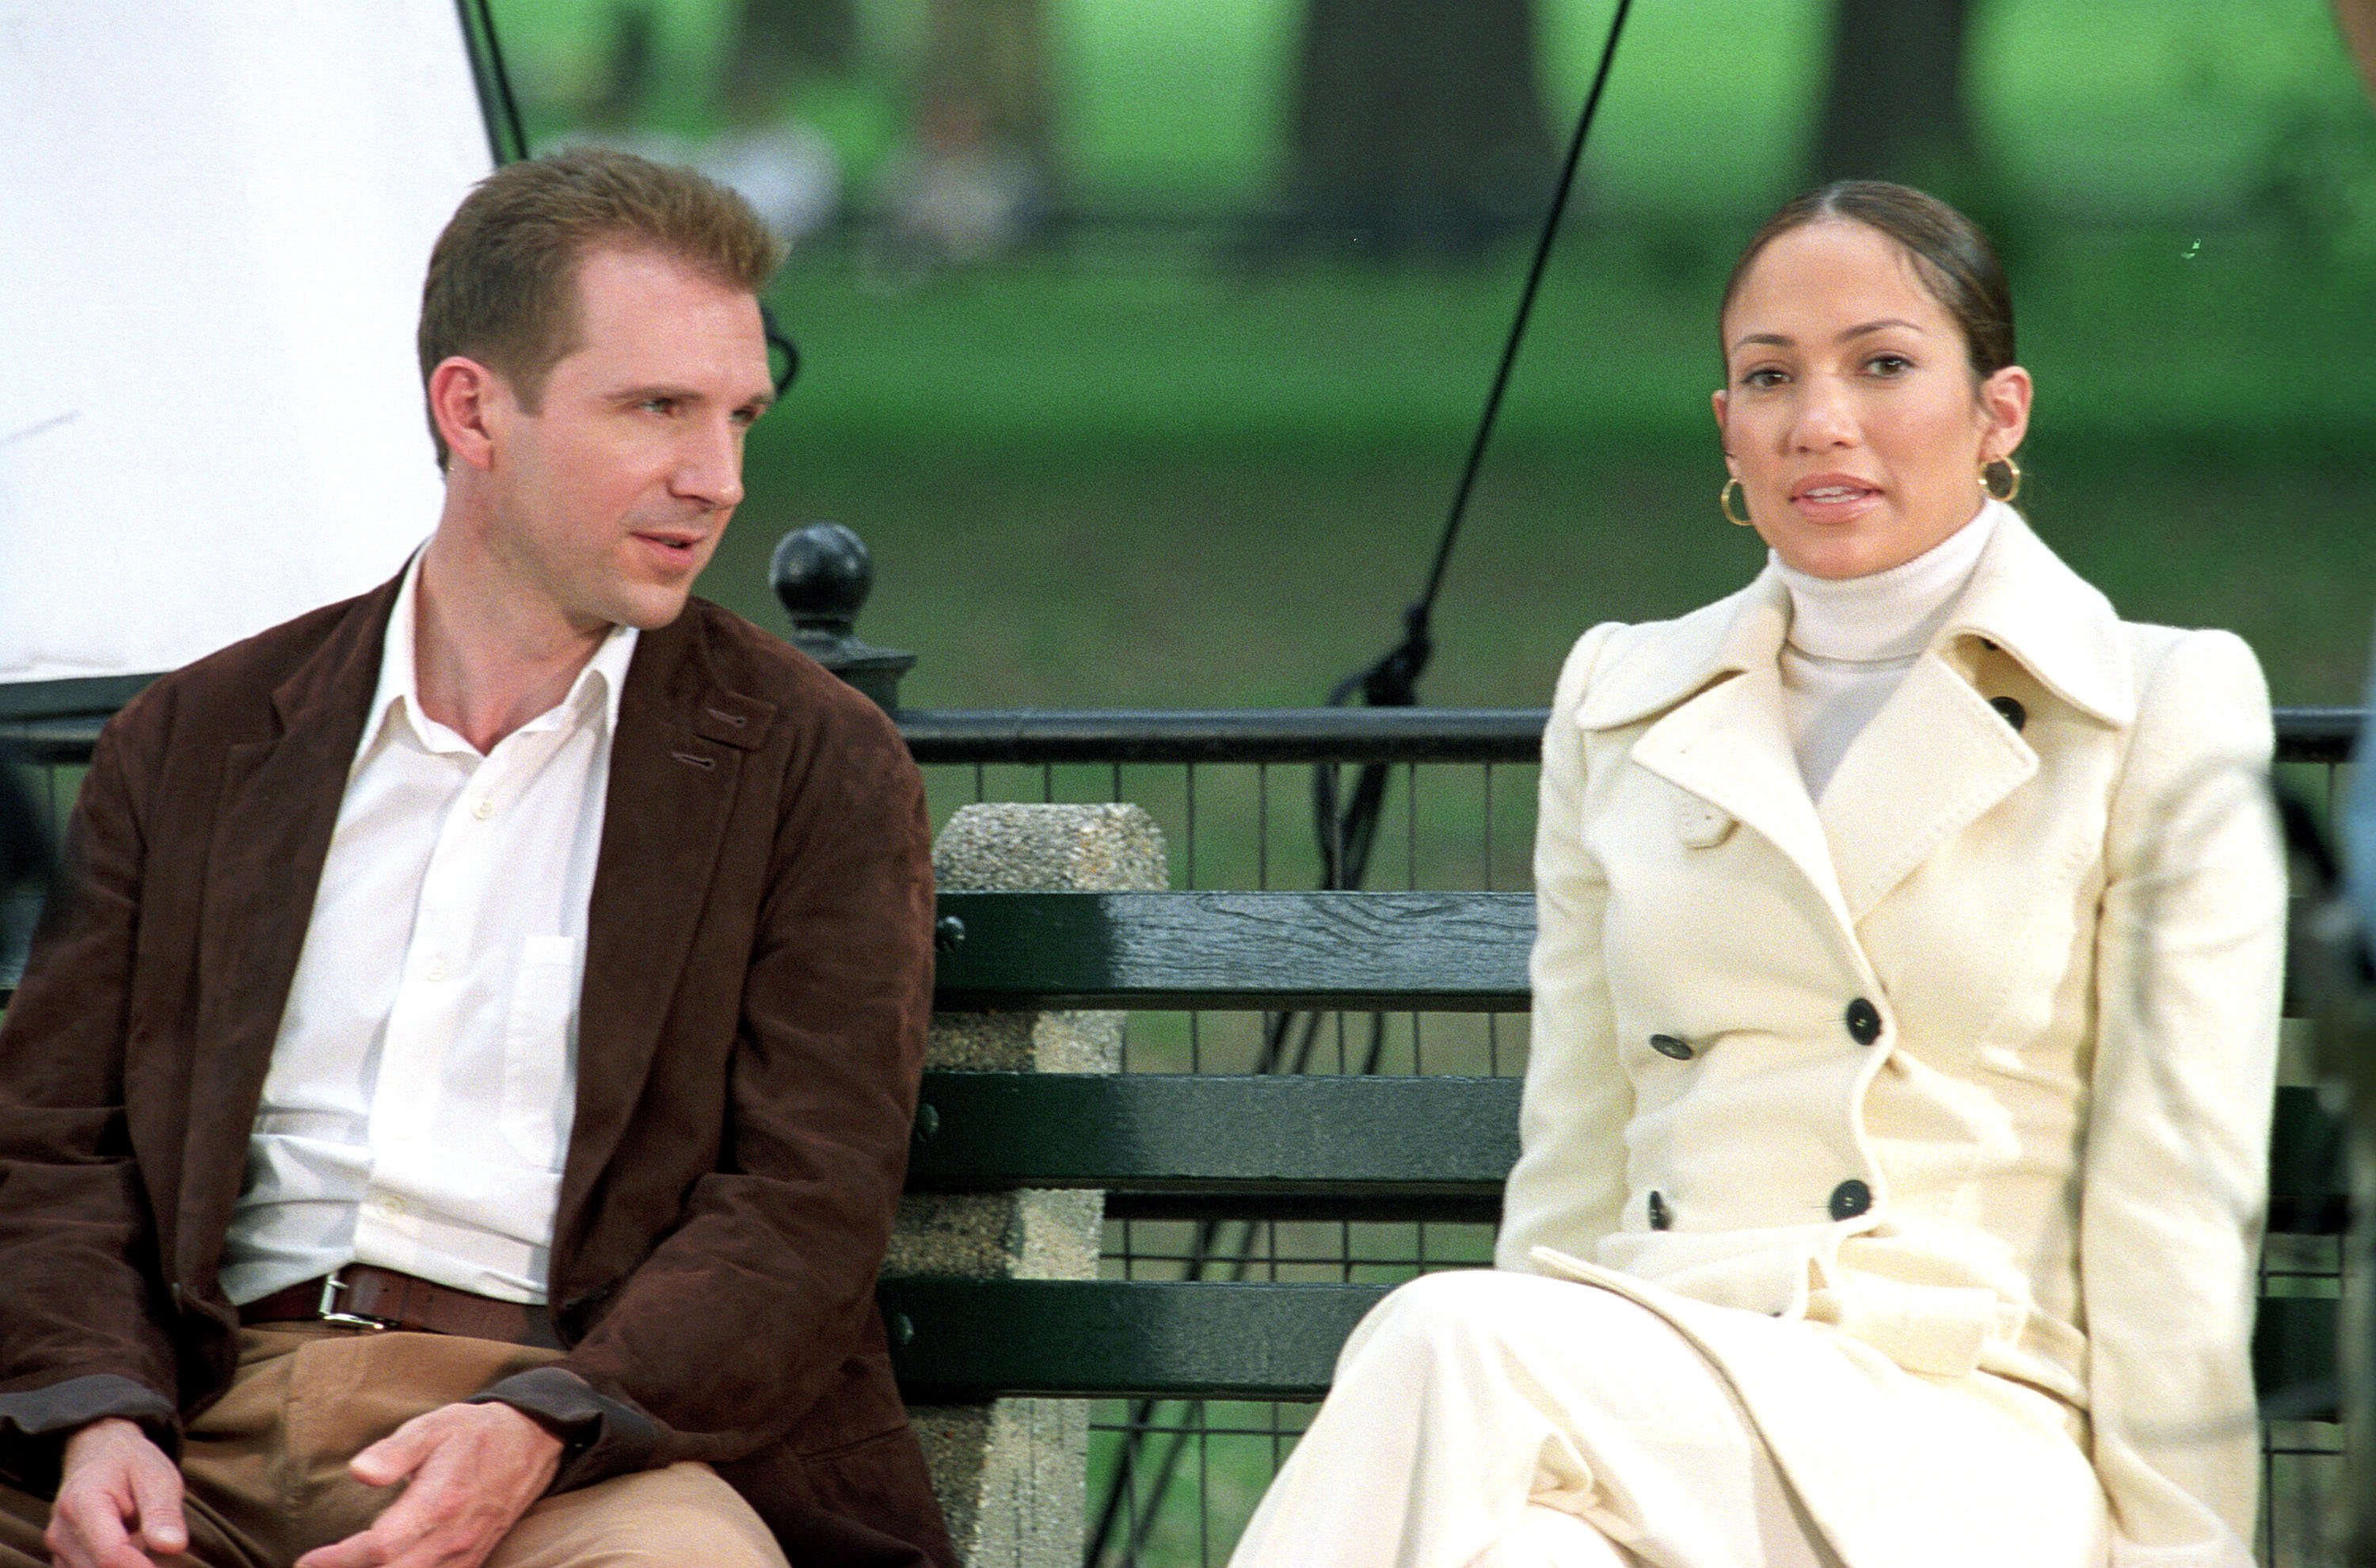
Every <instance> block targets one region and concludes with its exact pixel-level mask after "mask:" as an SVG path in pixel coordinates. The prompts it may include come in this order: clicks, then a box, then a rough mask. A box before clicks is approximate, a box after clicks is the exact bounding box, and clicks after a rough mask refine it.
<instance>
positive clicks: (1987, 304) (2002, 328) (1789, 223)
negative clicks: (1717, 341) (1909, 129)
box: [1717, 180, 2014, 376]
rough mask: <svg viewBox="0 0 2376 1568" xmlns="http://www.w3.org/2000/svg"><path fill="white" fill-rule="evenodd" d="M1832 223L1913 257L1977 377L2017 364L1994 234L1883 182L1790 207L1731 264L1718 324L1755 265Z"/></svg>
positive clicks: (1844, 183) (1857, 184)
mask: <svg viewBox="0 0 2376 1568" xmlns="http://www.w3.org/2000/svg"><path fill="white" fill-rule="evenodd" d="M1827 219H1845V220H1847V221H1849V222H1852V223H1861V224H1863V225H1864V226H1865V227H1866V228H1868V229H1874V230H1878V231H1879V232H1882V233H1883V234H1886V235H1888V236H1889V237H1890V238H1891V239H1893V240H1895V241H1896V242H1897V244H1898V245H1899V246H1900V247H1901V248H1902V249H1904V251H1905V252H1906V254H1907V255H1908V256H1910V257H1912V258H1913V261H1914V270H1915V273H1916V275H1917V276H1919V278H1920V279H1922V284H1923V287H1924V288H1926V289H1928V290H1930V291H1931V297H1932V298H1934V299H1936V300H1937V301H1938V302H1939V303H1941V304H1942V305H1943V306H1945V307H1946V310H1947V314H1948V315H1951V316H1954V318H1955V325H1956V326H1957V327H1961V328H1962V329H1963V333H1964V346H1965V348H1966V350H1969V352H1970V354H1971V360H1972V374H1975V375H1979V376H1987V375H1993V374H1996V373H1997V372H1998V371H2001V370H2002V369H2004V367H2005V366H2007V365H2009V364H2011V363H2013V362H2014V350H2013V289H2012V287H2011V286H2010V285H2009V284H2007V283H2006V281H2005V275H2004V264H2003V263H2002V262H2000V261H1999V260H1998V259H1997V252H1996V247H1995V246H1994V245H1992V244H1989V237H1988V235H1987V234H1985V233H1983V232H1981V231H1980V226H1979V225H1978V224H1977V223H1975V222H1973V221H1972V220H1970V219H1968V218H1966V217H1965V216H1964V215H1963V214H1962V213H1960V212H1958V211H1956V210H1955V209H1954V208H1952V207H1949V206H1948V205H1947V204H1946V203H1945V202H1943V201H1941V200H1940V199H1939V198H1938V197H1937V196H1929V195H1926V194H1925V193H1923V192H1921V191H1918V190H1916V189H1914V188H1913V187H1912V186H1911V185H1894V184H1890V183H1889V182H1887V181H1885V180H1839V181H1835V183H1833V184H1828V185H1825V186H1824V188H1823V189H1821V190H1816V191H1809V192H1808V193H1807V194H1806V195H1805V196H1799V197H1797V198H1795V199H1794V200H1791V201H1789V202H1788V203H1786V204H1784V206H1783V208H1782V209H1781V210H1780V211H1778V212H1776V213H1775V215H1774V216H1773V217H1771V218H1769V219H1767V220H1765V226H1764V228H1762V229H1760V230H1758V231H1757V232H1756V234H1755V235H1753V236H1752V238H1751V239H1750V242H1749V244H1748V246H1747V248H1745V249H1744V250H1742V252H1741V253H1740V260H1739V261H1736V262H1734V263H1733V264H1732V276H1731V277H1729V278H1728V279H1725V283H1724V303H1723V304H1722V305H1720V306H1719V307H1718V308H1717V321H1718V322H1722V321H1723V319H1724V314H1725V312H1727V311H1729V310H1730V309H1731V308H1732V297H1733V296H1734V295H1735V294H1737V293H1739V292H1740V284H1741V280H1742V279H1745V278H1747V277H1748V276H1749V268H1750V266H1751V264H1752V263H1753V262H1754V261H1756V259H1757V257H1758V255H1759V254H1760V253H1761V252H1763V251H1764V249H1765V247H1766V246H1767V245H1769V244H1773V243H1774V242H1775V241H1776V240H1777V239H1779V238H1780V237H1781V236H1783V235H1784V234H1787V233H1788V232H1790V231H1791V230H1793V229H1800V228H1804V227H1805V226H1806V225H1808V224H1810V223H1820V222H1823V221H1824V220H1827ZM1720 330H1721V329H1720V328H1719V331H1720ZM1719 347H1721V345H1719Z"/></svg>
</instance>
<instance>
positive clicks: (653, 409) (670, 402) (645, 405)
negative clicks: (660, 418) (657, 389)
mask: <svg viewBox="0 0 2376 1568" xmlns="http://www.w3.org/2000/svg"><path fill="white" fill-rule="evenodd" d="M636 407H637V408H639V409H641V410H644V412H646V413H647V414H672V413H674V412H676V399H675V398H645V399H644V400H643V401H642V402H640V403H638V404H636Z"/></svg>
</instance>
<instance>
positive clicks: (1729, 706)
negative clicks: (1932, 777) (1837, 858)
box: [1576, 569, 1850, 932]
mask: <svg viewBox="0 0 2376 1568" xmlns="http://www.w3.org/2000/svg"><path fill="white" fill-rule="evenodd" d="M1789 627H1790V596H1789V590H1788V588H1785V587H1784V586H1783V584H1782V581H1781V579H1780V578H1779V577H1777V576H1776V575H1775V574H1774V573H1773V571H1772V570H1771V569H1768V570H1767V571H1765V572H1764V573H1761V574H1760V575H1759V576H1757V578H1756V579H1755V580H1754V581H1752V583H1751V584H1750V585H1749V586H1748V587H1747V588H1743V589H1742V590H1741V591H1740V592H1739V593H1737V594H1735V595H1733V596H1732V597H1731V598H1729V599H1727V600H1720V601H1718V602H1717V603H1715V604H1712V605H1709V606H1708V607H1707V608H1705V609H1704V610H1699V611H1695V612H1693V613H1692V614H1689V615H1686V616H1684V617H1682V618H1681V620H1678V621H1673V622H1669V623H1668V624H1665V625H1664V626H1662V627H1659V628H1658V629H1657V636H1655V637H1654V638H1652V639H1650V640H1648V641H1645V643H1643V644H1641V645H1638V646H1637V647H1634V648H1633V649H1631V650H1630V651H1629V652H1628V653H1627V654H1626V655H1625V656H1624V657H1623V658H1622V659H1618V660H1617V661H1616V662H1615V663H1614V665H1613V666H1612V667H1610V668H1609V669H1608V670H1606V671H1596V672H1595V674H1594V677H1593V683H1592V687H1591V689H1590V690H1589V691H1588V692H1587V693H1586V696H1585V702H1584V707H1583V709H1582V711H1581V712H1579V713H1578V714H1577V716H1576V721H1577V722H1578V723H1579V724H1581V725H1582V726H1583V727H1584V728H1585V729H1586V730H1607V729H1614V728H1617V727H1620V726H1622V725H1626V724H1633V723H1638V722H1640V721H1641V720H1642V719H1649V718H1651V717H1652V716H1653V715H1657V714H1660V713H1661V710H1664V713H1663V717H1659V718H1658V719H1657V721H1656V722H1655V723H1653V724H1652V725H1651V726H1650V727H1649V728H1648V729H1647V730H1645V731H1643V733H1642V736H1641V738H1640V739H1639V740H1637V741H1635V742H1634V747H1633V752H1632V756H1633V760H1634V761H1635V762H1637V763H1639V764H1641V765H1642V766H1644V767H1645V768H1647V769H1649V770H1650V771H1651V772H1652V773H1655V774H1657V776H1658V777H1659V778H1664V779H1666V780H1667V781H1668V782H1669V783H1670V784H1672V785H1674V786H1675V787H1676V788H1678V789H1681V790H1689V791H1690V792H1691V793H1692V794H1694V795H1696V796H1698V797H1699V798H1700V799H1702V800H1704V801H1705V802H1708V803H1709V804H1710V805H1713V806H1715V807H1716V808H1717V810H1719V811H1722V812H1724V813H1725V814H1727V815H1729V816H1731V817H1733V818H1735V819H1737V820H1739V821H1740V822H1741V823H1742V824H1744V825H1745V826H1748V827H1749V828H1750V829H1751V830H1752V831H1753V832H1755V833H1756V834H1758V835H1759V836H1760V837H1764V839H1765V840H1766V841H1767V842H1769V843H1771V844H1772V845H1773V846H1774V847H1775V848H1776V849H1779V850H1781V851H1782V854H1783V856H1784V858H1786V859H1787V860H1788V861H1790V863H1791V864H1792V865H1794V866H1796V867H1797V868H1798V869H1799V873H1800V875H1802V876H1804V877H1805V878H1806V879H1807V883H1808V885H1810V886H1811V887H1812V888H1813V889H1814V890H1815V892H1816V894H1817V895H1818V896H1819V897H1821V898H1822V899H1823V901H1824V906H1825V908H1827V909H1830V910H1831V911H1832V912H1833V914H1834V916H1835V918H1836V919H1837V920H1838V921H1839V923H1840V927H1841V930H1842V931H1843V932H1847V930H1848V928H1849V925H1850V922H1849V921H1848V919H1847V906H1846V904H1845V902H1844V901H1843V900H1842V898H1841V897H1840V889H1839V879H1838V876H1837V874H1836V873H1835V872H1834V871H1833V868H1832V858H1831V851H1830V849H1828V848H1827V847H1826V845H1825V844H1824V830H1823V825H1822V824H1821V823H1820V822H1819V821H1818V820H1817V819H1816V816H1815V805H1814V802H1812V801H1811V800H1810V799H1808V797H1807V785H1806V781H1805V779H1804V778H1801V777H1800V772H1799V759H1798V755H1797V754H1796V753H1795V752H1794V751H1793V750H1792V749H1791V746H1790V736H1789V733H1788V728H1787V726H1786V724H1785V721H1784V719H1783V713H1782V676H1781V665H1780V659H1781V650H1782V639H1783V637H1784V636H1785V635H1787V634H1788V631H1789Z"/></svg>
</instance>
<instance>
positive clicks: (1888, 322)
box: [1832, 315, 1922, 343]
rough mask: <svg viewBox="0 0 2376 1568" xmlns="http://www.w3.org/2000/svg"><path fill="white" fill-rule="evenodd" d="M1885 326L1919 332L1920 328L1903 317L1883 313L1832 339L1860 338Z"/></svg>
mask: <svg viewBox="0 0 2376 1568" xmlns="http://www.w3.org/2000/svg"><path fill="white" fill-rule="evenodd" d="M1883 327H1904V328H1906V330H1907V331H1908V332H1918V333H1919V332H1920V331H1921V330H1922V328H1920V327H1917V326H1915V325H1914V324H1913V323H1912V322H1910V321H1907V320H1904V319H1903V318H1901V317H1898V316H1895V315H1885V316H1883V317H1882V318H1881V319H1880V320H1879V321H1868V322H1866V323H1865V324H1864V325H1863V326H1862V327H1849V328H1848V329H1847V331H1846V332H1843V333H1841V334H1840V335H1839V336H1838V337H1836V338H1835V339H1832V341H1833V342H1835V343H1845V342H1847V340H1848V339H1851V338H1861V337H1863V336H1864V335H1865V334H1866V333H1868V332H1878V331H1880V330H1881V329H1882V328H1883Z"/></svg>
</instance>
